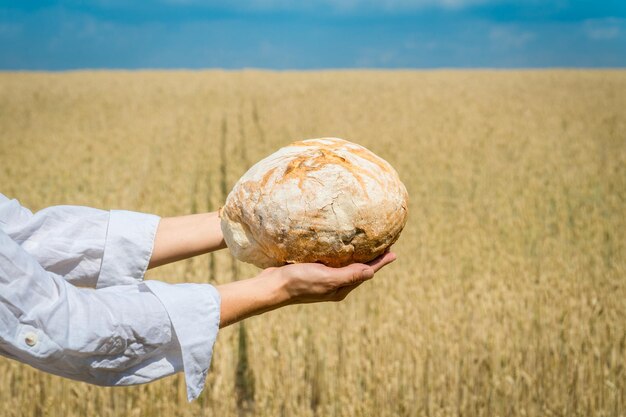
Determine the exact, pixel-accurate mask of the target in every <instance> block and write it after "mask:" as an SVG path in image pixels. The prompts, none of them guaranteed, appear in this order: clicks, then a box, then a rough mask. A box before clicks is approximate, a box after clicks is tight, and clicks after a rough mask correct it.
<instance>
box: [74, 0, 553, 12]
mask: <svg viewBox="0 0 626 417" xmlns="http://www.w3.org/2000/svg"><path fill="white" fill-rule="evenodd" d="M69 1H70V2H80V1H81V0H69ZM540 1H541V0H236V1H229V2H225V1H223V0H149V1H146V2H144V3H143V4H144V5H146V4H152V5H167V6H181V7H184V6H194V7H205V8H216V9H222V10H224V9H226V10H236V11H308V10H320V9H326V10H328V11H330V12H338V13H342V12H352V11H359V10H367V11H383V12H401V11H412V10H420V9H424V8H443V9H463V8H466V7H471V6H477V5H482V4H494V3H517V4H519V3H520V2H524V3H538V2H540ZM97 3H98V4H99V5H101V6H103V7H113V8H117V7H121V8H123V7H125V6H126V5H127V4H128V3H127V0H97Z"/></svg>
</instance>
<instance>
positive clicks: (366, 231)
mask: <svg viewBox="0 0 626 417" xmlns="http://www.w3.org/2000/svg"><path fill="white" fill-rule="evenodd" d="M407 204H408V194H407V191H406V188H405V187H404V184H402V182H401V181H400V179H399V178H398V174H397V173H396V171H395V170H394V169H393V168H392V166H391V165H389V163H387V162H386V161H385V160H384V159H382V158H380V157H378V156H376V155H375V154H374V153H372V152H371V151H369V150H367V149H365V148H364V147H362V146H360V145H357V144H355V143H351V142H348V141H346V140H343V139H337V138H322V139H309V140H304V141H300V142H294V143H292V144H291V145H289V146H286V147H284V148H281V149H279V150H278V151H277V152H275V153H273V154H271V155H270V156H268V157H267V158H265V159H263V160H261V161H259V162H258V163H257V164H255V165H254V166H253V167H252V168H250V169H249V170H248V172H246V173H245V174H244V175H243V177H241V178H240V179H239V181H238V182H237V183H236V184H235V186H234V188H233V190H232V191H231V192H230V194H229V195H228V197H227V199H226V203H225V205H224V207H222V208H221V210H220V217H221V228H222V232H223V233H224V239H225V240H226V244H227V245H228V248H229V249H230V251H231V253H232V254H233V255H234V256H235V257H236V258H237V259H239V260H241V261H244V262H249V263H252V264H254V265H256V266H258V267H261V268H266V267H270V266H280V265H284V264H286V263H300V262H320V263H323V264H325V265H328V266H333V267H340V266H345V265H348V264H350V263H353V262H367V261H370V260H372V259H374V258H376V257H377V256H379V255H381V254H382V253H383V252H384V251H385V249H387V248H388V247H389V246H391V245H392V244H393V243H394V242H395V241H396V240H397V239H398V237H399V235H400V232H401V231H402V228H403V227H404V225H405V224H406V220H407V213H408V206H407Z"/></svg>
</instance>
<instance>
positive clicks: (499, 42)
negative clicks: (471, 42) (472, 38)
mask: <svg viewBox="0 0 626 417" xmlns="http://www.w3.org/2000/svg"><path fill="white" fill-rule="evenodd" d="M534 38H535V34H534V33H533V32H530V31H526V30H520V29H518V28H516V27H511V26H495V27H493V28H491V31H490V32H489V39H491V41H492V42H493V43H494V44H495V45H496V46H498V47H503V48H506V49H511V48H521V47H523V46H524V45H526V44H527V43H528V42H530V41H531V40H533V39H534Z"/></svg>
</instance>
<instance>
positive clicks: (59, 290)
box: [0, 194, 220, 401]
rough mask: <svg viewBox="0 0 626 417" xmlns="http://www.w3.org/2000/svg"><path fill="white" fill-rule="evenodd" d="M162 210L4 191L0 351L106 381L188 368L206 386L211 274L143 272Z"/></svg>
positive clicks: (195, 391) (198, 386)
mask: <svg viewBox="0 0 626 417" xmlns="http://www.w3.org/2000/svg"><path fill="white" fill-rule="evenodd" d="M158 223H159V217H157V216H154V215H150V214H142V213H136V212H130V211H122V210H111V211H104V210H98V209H93V208H88V207H79V206H55V207H49V208H46V209H44V210H41V211H39V212H37V213H35V214H33V213H31V212H30V211H29V210H27V209H26V208H24V207H22V206H21V205H20V204H19V203H18V202H17V201H16V200H9V199H8V198H7V197H5V196H4V195H2V194H0V355H3V356H7V357H9V358H12V359H15V360H18V361H20V362H24V363H27V364H29V365H31V366H33V367H35V368H38V369H41V370H43V371H46V372H50V373H53V374H56V375H61V376H64V377H67V378H72V379H76V380H80V381H85V382H89V383H92V384H98V385H132V384H141V383H145V382H150V381H153V380H155V379H158V378H162V377H164V376H167V375H171V374H174V373H176V372H180V371H184V372H185V381H186V383H187V398H188V400H189V401H192V400H193V399H195V398H197V397H198V395H200V392H201V391H202V389H203V387H204V382H205V379H206V373H207V370H208V368H209V364H210V362H211V354H212V351H213V344H214V343H215V338H216V337H217V333H218V329H219V320H220V317H219V313H220V297H219V293H218V292H217V290H216V289H215V287H213V286H211V285H209V284H166V283H163V282H159V281H143V276H144V273H145V271H146V269H147V267H148V262H149V260H150V256H151V254H152V246H153V243H154V236H155V233H156V228H157V226H158Z"/></svg>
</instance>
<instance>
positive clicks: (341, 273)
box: [335, 264, 374, 287]
mask: <svg viewBox="0 0 626 417" xmlns="http://www.w3.org/2000/svg"><path fill="white" fill-rule="evenodd" d="M335 271H336V275H337V278H338V279H339V280H340V283H339V286H340V287H343V286H346V285H354V284H358V283H361V282H363V281H366V280H368V279H371V278H372V277H373V276H374V269H373V268H372V267H371V266H369V265H365V264H352V265H348V266H344V267H343V268H337V269H336V270H335Z"/></svg>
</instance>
